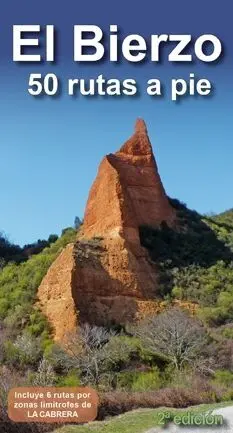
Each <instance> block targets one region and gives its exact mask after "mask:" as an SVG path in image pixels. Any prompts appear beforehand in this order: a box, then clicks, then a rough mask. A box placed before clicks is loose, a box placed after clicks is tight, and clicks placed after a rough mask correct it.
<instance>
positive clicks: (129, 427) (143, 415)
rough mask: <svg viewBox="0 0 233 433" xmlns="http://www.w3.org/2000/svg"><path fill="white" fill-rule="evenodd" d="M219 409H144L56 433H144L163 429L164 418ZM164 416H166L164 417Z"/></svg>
mask: <svg viewBox="0 0 233 433" xmlns="http://www.w3.org/2000/svg"><path fill="white" fill-rule="evenodd" d="M229 405H230V404H229ZM217 407H221V405H220V406H219V405H202V406H199V407H194V408H189V409H188V410H182V411H181V410H174V409H169V408H167V409H165V408H159V409H154V410H150V409H144V410H143V409H142V410H137V411H133V412H128V413H126V414H124V415H121V416H119V417H117V418H112V419H110V420H108V421H103V422H94V423H90V424H87V425H84V426H78V425H76V426H65V427H62V428H60V429H57V430H55V431H54V433H144V432H146V431H147V430H148V429H151V428H153V427H158V426H160V427H161V426H162V425H161V422H162V421H163V420H164V418H165V420H166V423H167V422H169V421H171V422H172V420H173V418H174V417H175V416H178V415H186V414H187V413H188V412H192V413H195V414H205V413H208V412H209V411H212V410H214V409H216V408H217ZM162 414H165V416H164V417H163V415H162ZM167 414H169V415H170V419H169V418H167Z"/></svg>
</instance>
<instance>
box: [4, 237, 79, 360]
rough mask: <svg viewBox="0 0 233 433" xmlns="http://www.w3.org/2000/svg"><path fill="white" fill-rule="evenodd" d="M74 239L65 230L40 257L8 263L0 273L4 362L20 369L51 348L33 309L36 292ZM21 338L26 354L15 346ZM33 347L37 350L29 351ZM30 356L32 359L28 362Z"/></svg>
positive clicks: (41, 318)
mask: <svg viewBox="0 0 233 433" xmlns="http://www.w3.org/2000/svg"><path fill="white" fill-rule="evenodd" d="M75 237H76V232H75V230H73V229H67V230H65V231H64V232H63V235H62V236H61V237H60V238H59V239H57V240H56V241H55V242H54V243H52V244H51V245H50V246H49V247H47V248H45V249H43V251H42V252H41V253H40V254H36V255H33V256H32V257H31V258H30V259H28V260H27V261H25V262H23V263H20V264H17V263H14V262H12V263H9V264H8V265H6V266H5V267H4V268H2V269H1V270H0V323H1V327H2V328H4V334H5V335H6V336H7V338H5V342H4V350H3V356H4V360H5V362H7V363H10V364H12V365H17V364H18V363H19V365H21V366H22V364H26V365H27V364H28V363H29V364H33V362H35V361H36V360H38V359H40V357H41V355H42V354H43V352H44V351H45V350H46V348H47V346H49V345H51V344H52V342H51V339H50V336H49V326H48V323H47V321H46V319H45V317H44V316H43V315H42V314H41V313H40V311H39V310H38V309H37V308H36V307H35V301H36V294H37V289H38V287H39V285H40V283H41V281H42V279H43V277H44V276H45V274H46V272H47V271H48V269H49V267H50V265H51V264H52V263H53V261H54V260H55V258H56V257H57V256H58V254H59V253H60V252H61V251H62V249H63V248H64V247H65V246H66V245H67V244H68V243H70V242H72V241H74V239H75ZM21 335H22V336H23V337H24V338H25V339H27V343H28V344H30V351H29V353H25V354H24V353H23V348H24V347H25V344H23V343H22V344H21V345H18V346H17V345H15V340H16V338H18V339H19V338H20V336H21ZM24 343H25V342H24ZM33 344H34V346H39V348H40V349H39V348H37V350H36V349H35V348H34V350H32V346H33ZM35 352H36V353H37V355H35ZM31 353H34V356H35V358H34V359H33V360H31V361H29V359H28V357H30V356H31Z"/></svg>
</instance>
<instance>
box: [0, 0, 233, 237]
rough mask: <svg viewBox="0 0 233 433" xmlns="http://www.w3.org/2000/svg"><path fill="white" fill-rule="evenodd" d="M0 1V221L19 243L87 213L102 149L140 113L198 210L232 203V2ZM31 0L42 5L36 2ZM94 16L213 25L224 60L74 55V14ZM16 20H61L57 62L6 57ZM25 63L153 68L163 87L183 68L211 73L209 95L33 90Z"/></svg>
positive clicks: (112, 72)
mask: <svg viewBox="0 0 233 433" xmlns="http://www.w3.org/2000/svg"><path fill="white" fill-rule="evenodd" d="M14 3H15V2H13V1H9V2H8V3H7V6H6V5H5V6H4V11H3V12H2V14H1V17H0V93H1V98H0V116H1V127H0V183H1V212H0V230H4V231H5V232H6V233H7V234H8V235H9V237H10V239H11V240H12V241H14V242H17V243H20V244H24V243H28V242H32V241H34V240H37V239H38V238H47V237H48V235H49V234H50V233H60V232H61V230H62V229H63V228H64V227H66V226H69V225H72V224H73V221H74V217H75V216H76V215H79V216H80V217H82V216H83V212H84V208H85V203H86V199H87V196H88V191H89V188H90V186H91V184H92V181H93V180H94V178H95V175H96V172H97V168H98V164H99V162H100V161H101V159H102V157H103V156H104V155H105V154H106V153H110V152H114V151H116V150H117V149H118V148H119V147H120V146H121V144H122V143H123V142H124V141H125V140H126V139H127V138H128V137H129V136H130V135H131V134H132V131H133V127H134V122H135V119H136V118H137V117H143V118H144V119H145V121H146V122H147V125H148V130H149V134H150V138H151V142H152V144H153V148H154V152H155V156H156V159H157V162H158V166H159V171H160V174H161V177H162V180H163V182H164V185H165V188H166V191H167V193H168V194H169V195H170V196H172V197H176V198H179V199H180V200H182V201H184V202H186V203H187V204H188V206H189V207H191V208H194V209H196V210H198V211H200V212H210V211H213V212H221V211H224V210H225V209H228V208H231V207H233V201H232V197H231V190H232V188H233V177H232V162H233V145H232V142H233V140H232V138H233V115H232V96H233V95H232V94H233V78H232V63H233V48H232V45H231V41H232V36H231V28H232V23H231V17H232V13H231V10H230V8H231V6H230V2H228V1H227V0H223V1H222V2H221V3H220V2H218V5H214V4H213V2H211V1H210V0H207V1H206V2H205V3H203V2H201V1H199V0H198V1H196V2H195V5H194V4H192V8H193V10H190V7H187V2H186V1H177V2H172V1H170V2H166V4H165V2H154V1H148V0H146V1H144V2H143V5H141V6H140V8H139V9H138V10H137V8H136V6H135V2H132V1H131V0H130V1H128V2H127V4H126V2H123V1H122V0H120V1H118V2H117V3H116V6H115V7H114V4H112V5H111V9H110V7H108V8H106V2H103V1H102V2H101V1H99V2H98V4H97V3H96V2H94V1H92V2H90V1H86V2H85V4H84V3H83V4H81V5H80V2H79V3H77V2H76V1H74V0H68V1H66V2H64V3H63V4H60V5H58V2H55V1H54V0H51V1H50V2H49V5H47V4H46V2H45V1H44V0H43V1H41V2H40V7H39V6H35V4H28V2H27V1H26V0H22V1H21V2H20V8H19V6H17V8H16V7H14ZM37 7H38V11H36V8H37ZM83 23H85V24H97V25H99V26H100V27H102V28H103V29H106V28H107V27H108V25H109V24H118V25H119V26H120V27H121V29H122V34H124V35H127V34H130V33H139V34H142V35H143V36H144V37H147V36H149V35H150V34H160V33H170V34H172V33H175V34H176V33H181V34H182V33H191V34H192V35H193V36H198V35H201V34H203V33H214V34H216V35H217V36H218V37H219V38H220V39H221V40H222V41H223V42H224V47H225V55H224V58H223V60H222V61H221V62H219V63H216V64H212V65H207V64H206V65H204V64H202V63H201V62H198V61H197V62H194V63H193V64H185V65H184V64H181V65H174V64H173V65H172V64H169V63H168V62H166V61H163V62H162V63H161V64H160V65H154V64H151V63H150V62H145V63H143V64H137V65H135V64H134V65H132V64H129V63H127V62H126V61H122V62H121V63H120V64H117V65H116V64H115V65H114V64H112V65H109V63H108V62H101V63H99V64H98V63H97V64H93V65H89V67H88V68H87V66H86V65H77V64H74V63H73V61H72V31H73V25H74V24H83ZM13 24H41V25H45V24H55V25H56V27H57V29H58V30H59V41H58V42H59V49H58V61H57V63H56V65H45V64H43V65H35V64H34V65H22V64H21V65H18V64H14V63H13V62H12V36H11V33H12V25H13ZM30 72H35V73H36V72H39V73H45V72H54V73H56V74H57V75H58V77H59V78H60V79H61V81H62V83H65V82H66V79H67V78H79V77H86V78H89V77H93V78H94V77H97V76H98V75H99V74H101V73H103V75H104V76H106V77H107V78H112V77H114V78H119V79H123V78H127V77H132V78H135V79H136V80H137V82H138V83H139V86H140V87H141V88H142V89H143V86H144V83H145V82H146V80H147V79H149V78H155V77H157V78H160V79H161V81H162V82H163V83H164V84H165V86H166V87H167V88H169V83H170V80H171V78H173V77H184V78H188V76H189V73H190V72H194V73H195V75H196V76H198V77H200V78H201V77H206V78H208V79H210V81H212V82H213V84H214V86H215V90H214V93H213V96H212V97H206V98H201V97H198V98H191V97H187V98H184V99H183V100H182V101H181V102H180V103H178V104H176V103H174V102H171V101H170V98H169V95H168V94H167V95H166V96H165V97H163V98H161V99H154V98H150V97H149V96H147V95H146V94H144V93H143V92H141V95H140V97H120V98H101V97H95V98H84V97H79V98H71V97H69V96H67V95H65V92H64V91H63V92H62V94H61V96H60V97H58V98H49V97H44V98H33V97H32V96H30V95H29V94H28V93H27V87H28V83H27V81H28V76H29V73H30Z"/></svg>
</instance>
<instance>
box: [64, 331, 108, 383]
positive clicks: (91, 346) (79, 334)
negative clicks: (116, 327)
mask: <svg viewBox="0 0 233 433" xmlns="http://www.w3.org/2000/svg"><path fill="white" fill-rule="evenodd" d="M114 335H115V332H114V331H109V330H107V329H106V328H103V327H98V326H93V327H92V326H90V325H89V324H85V325H83V326H82V327H80V328H79V329H78V330H77V331H76V332H74V333H72V334H70V335H69V336H67V339H66V343H65V349H66V350H67V352H68V353H69V355H70V361H69V363H70V365H69V367H70V368H76V369H79V370H80V372H81V374H82V382H83V384H92V385H94V386H95V387H96V388H97V389H98V388H99V386H100V383H101V381H103V380H104V379H108V378H109V376H110V375H111V372H110V371H109V369H108V359H109V352H108V350H107V343H108V342H109V341H110V339H111V338H112V337H113V336H114Z"/></svg>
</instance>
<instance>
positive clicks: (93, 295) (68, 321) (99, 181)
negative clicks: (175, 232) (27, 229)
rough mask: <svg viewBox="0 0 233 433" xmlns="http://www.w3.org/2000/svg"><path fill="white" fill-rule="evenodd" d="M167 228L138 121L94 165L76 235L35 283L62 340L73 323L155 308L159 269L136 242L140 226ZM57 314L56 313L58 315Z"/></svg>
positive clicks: (167, 209)
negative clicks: (115, 148)
mask: <svg viewBox="0 0 233 433" xmlns="http://www.w3.org/2000/svg"><path fill="white" fill-rule="evenodd" d="M163 221H165V222H166V223H167V224H168V225H170V226H172V225H173V224H174V223H175V211H174V209H173V208H172V207H171V206H170V204H169V201H168V199H167V196H166V194H165V191H164V188H163V185H162V182H161V179H160V176H159V173H158V169H157V165H156V162H155V158H154V155H153V151H152V147H151V144H150V141H149V138H148V135H147V129H146V125H145V123H144V121H143V120H138V121H137V123H136V127H135V133H134V134H133V136H132V137H131V138H130V139H129V140H128V141H127V142H126V143H125V144H124V145H123V146H122V147H121V149H120V150H119V151H118V152H116V153H115V154H110V155H107V156H106V157H105V158H104V159H103V161H102V163H101V164H100V167H99V171H98V174H97V177H96V180H95V181H94V183H93V186H92V188H91V191H90V194H89V198H88V202H87V206H86V211H85V217H84V225H83V229H82V234H81V237H79V240H78V241H77V243H76V244H75V245H74V246H68V247H67V248H66V249H65V250H64V251H63V252H62V253H61V255H60V256H59V257H58V259H57V260H56V261H55V263H54V264H53V265H52V266H51V268H50V270H49V272H48V274H47V275H46V277H45V279H44V280H43V281H42V284H41V286H40V288H39V292H38V296H39V300H40V304H41V308H42V311H43V312H44V313H45V314H46V316H47V317H48V319H49V321H50V323H51V324H52V325H53V327H54V331H55V339H57V340H61V339H63V338H64V335H65V333H66V332H67V331H70V330H72V329H73V328H74V327H75V326H76V325H77V315H76V312H77V311H78V320H79V322H89V323H93V324H98V325H106V324H113V323H115V324H124V323H126V322H128V321H132V320H135V319H137V318H138V317H141V316H142V315H145V314H147V313H151V312H153V311H157V310H158V302H156V299H157V300H158V272H157V269H156V267H155V265H154V264H153V263H152V262H151V261H150V259H149V256H148V254H147V251H146V250H145V249H144V248H143V247H142V246H141V245H140V240H139V227H140V226H141V225H150V226H156V227H158V226H159V225H160V224H161V223H162V222H163ZM58 317H59V319H58Z"/></svg>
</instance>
